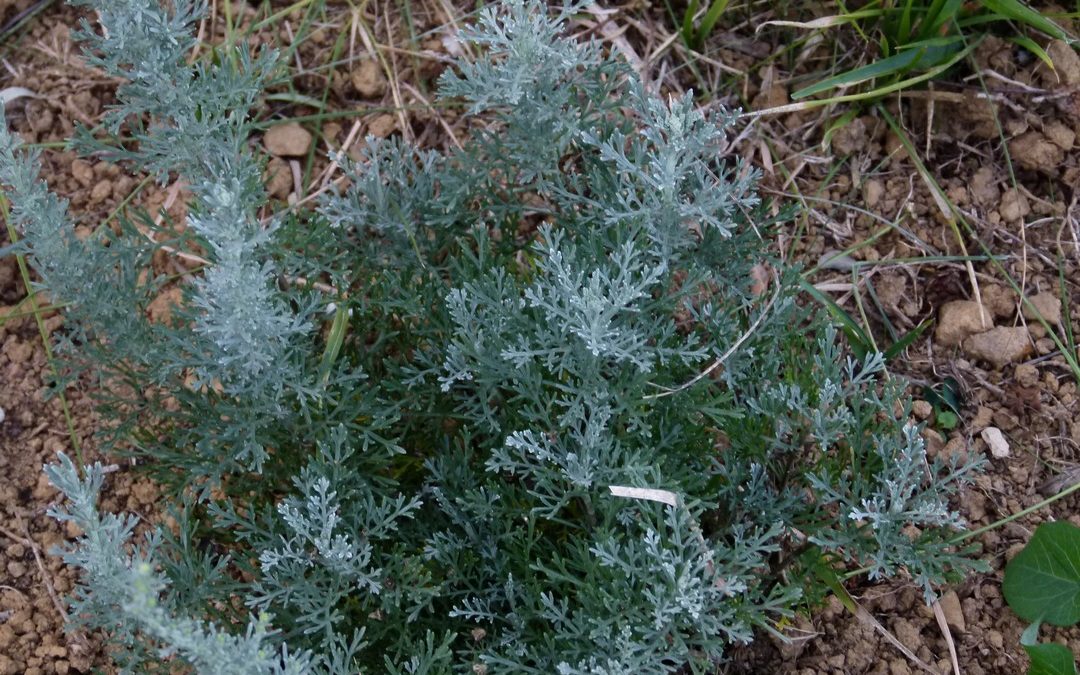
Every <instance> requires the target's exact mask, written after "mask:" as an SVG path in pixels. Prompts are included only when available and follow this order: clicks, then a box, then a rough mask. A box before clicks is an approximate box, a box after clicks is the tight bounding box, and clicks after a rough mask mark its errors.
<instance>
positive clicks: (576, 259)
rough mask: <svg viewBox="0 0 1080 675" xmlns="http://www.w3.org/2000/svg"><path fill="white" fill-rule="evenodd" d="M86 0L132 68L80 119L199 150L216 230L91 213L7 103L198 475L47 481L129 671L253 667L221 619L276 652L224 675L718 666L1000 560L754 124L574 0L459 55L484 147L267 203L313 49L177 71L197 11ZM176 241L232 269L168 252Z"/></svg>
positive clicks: (175, 444)
mask: <svg viewBox="0 0 1080 675" xmlns="http://www.w3.org/2000/svg"><path fill="white" fill-rule="evenodd" d="M87 4H89V5H90V6H91V7H93V8H95V9H96V10H97V11H98V13H99V16H100V17H101V22H102V25H103V28H104V30H102V32H101V33H100V35H96V34H94V33H93V32H92V31H91V30H90V29H89V27H86V28H84V31H83V34H84V39H86V40H87V41H88V49H89V53H90V55H91V60H92V62H93V63H94V64H96V65H98V66H99V67H101V68H103V69H104V70H106V71H107V72H109V73H110V74H112V75H115V76H118V77H121V78H123V79H124V80H125V83H124V84H123V85H121V87H120V88H119V89H118V92H117V101H118V105H117V107H116V109H115V110H114V111H113V112H112V113H110V116H109V118H108V120H107V124H106V126H105V127H104V128H103V129H101V130H98V131H97V132H95V133H90V132H89V131H88V130H84V131H83V132H82V133H81V134H80V137H79V140H78V142H77V144H76V147H78V148H80V149H81V150H83V151H84V152H90V153H94V154H97V155H99V156H103V157H106V158H109V159H112V160H114V161H117V162H119V163H121V164H122V165H124V166H127V167H129V168H130V169H132V170H139V171H145V172H149V173H150V175H152V176H155V177H156V178H158V179H159V180H169V179H171V178H173V177H174V176H176V175H178V176H180V177H182V178H183V179H184V180H185V181H186V183H187V184H188V185H190V186H191V190H192V204H191V208H190V216H189V218H188V223H187V225H188V227H187V229H186V230H181V229H179V228H173V227H169V226H168V225H166V226H164V227H160V228H159V227H156V226H155V225H154V224H153V223H154V220H153V219H152V218H150V217H148V216H147V215H146V214H142V215H139V214H134V215H131V216H130V217H125V218H122V219H121V220H120V222H119V223H118V225H119V227H117V228H116V230H117V232H113V231H112V229H111V228H103V231H102V232H101V234H99V235H95V236H94V237H91V238H89V239H86V240H81V239H79V238H77V237H75V236H74V234H73V232H72V229H71V226H70V221H69V217H68V215H67V214H66V210H65V205H64V204H63V203H62V202H61V201H59V200H57V199H56V198H55V197H53V196H52V195H51V194H49V192H48V191H47V189H46V188H45V186H44V185H43V184H42V183H41V182H39V181H38V180H37V176H36V163H35V156H34V154H33V153H23V152H21V151H20V150H19V147H18V146H19V144H18V143H17V141H16V139H15V137H14V135H12V134H11V133H10V132H8V131H7V129H6V125H5V127H4V129H3V130H0V182H3V184H5V185H7V186H8V187H9V188H10V194H11V198H12V204H13V210H12V216H13V221H14V222H15V223H16V225H17V227H18V228H19V229H20V231H21V232H22V233H23V234H24V236H25V241H24V242H23V243H22V244H20V248H21V250H22V251H24V252H26V253H27V254H28V255H29V257H30V260H31V261H32V263H33V265H34V267H35V269H36V270H37V271H38V274H39V275H40V279H41V283H42V285H43V286H44V287H46V288H48V289H49V290H50V291H51V292H52V293H53V294H54V296H55V297H56V299H57V300H60V301H64V302H66V303H68V306H69V309H68V310H67V311H68V315H69V321H68V322H67V324H66V326H67V328H66V332H65V334H64V335H63V336H62V338H61V341H62V344H61V346H62V347H63V349H62V350H60V351H61V353H62V354H63V357H64V359H65V360H64V365H65V371H64V372H65V373H66V374H67V375H68V377H70V378H75V377H77V376H84V377H96V378H97V380H98V383H99V384H100V385H102V387H101V389H100V391H101V392H102V393H101V394H100V396H101V403H102V410H103V413H104V414H105V418H106V419H107V420H109V421H110V424H109V425H107V426H106V427H105V429H104V430H103V433H104V440H105V441H108V442H109V445H108V447H110V448H112V449H114V450H116V451H123V450H126V451H130V452H135V453H136V454H138V455H139V456H140V457H141V458H142V460H143V461H142V462H141V465H142V466H144V467H146V468H147V469H148V470H150V471H152V472H153V475H154V477H155V478H157V479H158V480H159V482H160V483H161V484H162V486H163V489H164V490H166V492H167V494H170V495H172V502H171V506H170V511H171V513H173V516H174V518H173V519H174V521H175V522H176V523H177V525H176V528H175V530H172V529H161V530H157V531H156V534H154V535H152V536H151V538H150V539H149V540H147V541H146V542H145V543H144V544H143V545H142V546H140V547H138V548H136V547H134V544H133V542H132V541H131V536H130V535H131V531H132V527H133V521H132V520H130V519H127V518H122V517H116V516H107V515H101V514H100V513H98V511H97V507H96V505H95V499H96V496H97V494H98V491H99V489H100V486H101V482H102V480H103V478H102V475H101V473H100V470H98V469H95V468H92V467H91V468H87V469H86V471H87V472H88V473H87V474H86V476H85V477H83V478H80V477H79V475H78V474H77V468H76V467H75V466H74V465H73V464H71V463H70V462H69V461H67V460H66V459H63V458H62V459H61V463H60V464H59V465H56V466H54V467H51V468H49V469H48V471H49V475H50V478H51V480H53V482H54V484H55V485H56V486H57V487H58V488H60V489H61V490H62V491H63V492H64V494H65V495H66V496H67V498H68V500H69V501H70V503H71V504H72V506H71V507H70V508H69V511H68V512H67V513H68V514H69V515H67V516H62V517H72V518H75V519H76V521H77V523H78V524H79V526H80V527H81V528H83V530H84V531H85V532H86V536H85V537H83V538H82V539H80V540H79V541H78V542H77V543H76V546H75V548H74V549H72V550H71V551H69V552H68V553H67V556H68V560H69V562H71V563H72V564H74V565H76V566H77V567H79V568H80V569H82V570H83V574H84V576H83V585H82V586H81V587H80V595H79V596H78V600H77V602H76V604H75V605H74V607H73V615H74V616H76V617H77V618H78V619H79V620H80V621H82V622H83V623H84V624H86V625H89V626H91V627H96V628H100V629H103V630H105V631H107V632H108V633H109V634H110V635H111V636H112V637H113V638H114V639H115V640H116V642H117V644H118V645H119V647H120V648H121V650H120V652H119V654H120V657H122V658H123V662H124V663H125V664H129V665H131V667H142V668H148V667H149V664H150V663H151V662H153V661H154V659H155V658H157V656H158V654H160V653H166V654H169V655H171V656H172V657H173V658H174V659H175V660H178V661H184V662H187V663H189V664H191V665H192V666H193V667H194V668H195V669H196V670H198V671H200V672H226V671H215V670H214V668H220V667H225V666H220V665H214V664H211V663H209V662H208V660H207V657H208V655H210V654H218V653H219V652H216V651H212V649H211V647H213V645H211V643H214V644H219V643H220V644H221V645H228V646H229V649H230V652H231V653H230V654H229V655H226V656H222V657H221V658H222V659H224V660H223V661H222V663H232V662H233V661H229V660H228V659H230V658H233V657H237V658H240V657H241V656H242V655H253V656H250V657H248V656H244V657H243V661H244V664H245V667H246V668H248V669H249V670H248V671H242V670H235V671H228V672H249V671H251V670H252V669H253V670H257V671H259V672H263V671H265V672H276V670H275V669H277V670H283V671H284V670H286V669H290V668H291V669H294V670H295V669H300V670H306V671H310V672H327V673H352V672H358V671H365V672H381V671H386V672H392V673H434V672H462V671H465V670H470V669H471V670H472V671H474V672H487V673H496V672H499V673H552V672H559V673H566V674H569V673H596V674H599V673H626V672H635V673H671V672H677V671H681V670H683V669H685V668H687V667H689V668H691V669H692V670H694V671H695V672H704V671H706V670H708V669H710V668H713V667H715V665H716V664H717V663H720V662H722V660H723V659H724V658H725V650H726V648H727V647H728V646H729V645H731V644H732V643H739V642H746V641H749V640H751V639H752V638H753V636H754V635H755V632H756V631H760V630H766V631H775V630H776V629H775V622H776V621H777V619H778V618H779V617H782V616H785V615H788V614H790V613H791V612H793V611H794V609H795V607H796V605H797V603H800V602H804V601H805V600H807V599H809V600H811V601H812V600H814V599H817V598H819V597H820V593H821V592H822V588H823V584H822V582H820V581H818V580H817V579H818V576H817V575H816V573H817V572H819V571H821V570H825V569H831V568H836V567H840V566H843V565H847V564H853V565H859V566H868V567H869V569H870V570H871V574H872V575H873V576H875V577H876V576H890V575H896V574H904V573H910V574H912V575H913V576H914V577H915V578H916V580H917V581H918V582H919V583H920V584H921V586H922V587H923V589H924V590H925V591H926V593H927V596H928V597H931V595H932V593H933V591H934V588H935V587H936V585H937V584H940V583H941V582H942V581H944V580H945V579H946V577H947V576H948V575H949V574H953V573H956V572H962V571H963V570H965V569H966V568H967V567H969V566H970V565H971V564H972V561H970V560H969V559H967V558H966V557H965V556H964V555H963V554H964V552H963V551H957V550H955V548H954V547H952V546H951V545H950V544H949V542H950V540H951V539H952V537H953V536H954V534H955V531H956V529H957V528H960V527H961V526H962V523H961V521H960V519H959V518H958V516H957V515H956V514H955V513H954V512H952V511H950V510H949V508H948V505H947V504H948V503H947V500H948V498H949V496H950V495H951V494H953V493H954V492H955V490H956V489H957V488H958V487H959V486H961V485H962V484H963V483H964V482H965V481H966V480H968V478H969V477H970V475H971V472H972V470H973V469H974V468H975V463H974V462H972V463H966V464H958V463H953V464H946V463H942V462H940V461H929V460H928V459H927V457H926V454H925V450H924V448H923V446H922V443H921V440H920V438H919V436H918V434H917V433H916V430H915V428H914V427H912V426H910V425H909V424H908V419H907V415H906V414H905V412H904V410H903V405H898V404H899V403H900V402H901V401H902V392H901V389H900V388H899V387H898V386H897V385H896V383H895V382H894V381H892V380H889V379H888V378H887V377H884V374H883V372H882V363H881V360H880V358H875V357H871V358H868V359H867V360H865V361H861V362H857V361H852V360H849V359H845V357H844V354H843V351H842V349H841V347H840V345H839V343H838V341H837V338H836V335H835V332H834V331H832V330H831V329H830V328H829V327H828V326H826V325H824V323H823V321H822V319H821V318H819V317H817V316H815V315H812V314H811V313H809V312H807V311H804V310H802V309H800V307H799V305H798V304H797V303H796V302H795V290H794V289H795V284H794V283H793V280H794V274H793V272H792V271H791V270H788V269H785V268H784V267H783V266H782V265H781V262H780V261H776V260H770V255H769V252H768V248H767V246H766V244H765V243H764V241H765V240H764V238H763V236H764V235H766V234H767V233H768V232H769V230H770V228H771V227H772V226H773V225H772V224H770V223H768V222H766V221H765V219H764V218H762V217H761V214H762V210H761V209H760V204H759V199H758V197H757V195H756V194H755V192H754V189H753V186H754V179H755V174H754V172H753V171H752V170H751V169H750V167H749V166H746V165H744V164H742V163H739V162H736V163H735V164H734V165H725V164H724V163H723V162H722V161H720V160H719V159H718V158H717V153H718V147H719V146H720V144H721V141H722V140H723V138H724V136H725V134H726V132H727V130H728V129H729V128H730V126H731V125H732V124H733V123H734V118H733V117H731V116H729V115H726V114H721V115H718V116H715V117H708V116H706V115H704V114H703V113H701V112H700V111H699V110H697V109H696V108H695V106H694V104H693V99H692V97H691V96H690V95H689V94H688V95H686V96H683V97H679V98H675V99H672V100H670V101H661V100H659V99H657V98H656V97H654V96H652V95H651V94H649V93H647V92H646V91H645V90H644V88H643V87H642V85H641V84H640V82H638V80H637V79H636V77H635V76H634V75H633V73H632V72H631V71H630V70H629V69H628V68H627V67H626V66H625V65H623V64H621V63H620V62H619V61H617V60H615V59H613V58H610V57H608V56H605V55H604V54H603V52H602V50H601V49H600V48H599V47H598V46H597V45H594V44H580V43H577V42H574V41H573V40H570V39H567V38H565V37H564V36H563V35H564V32H565V23H566V21H567V20H568V19H569V18H570V17H571V16H572V15H573V13H574V12H575V11H576V6H574V5H564V6H563V7H562V8H559V9H556V10H554V11H550V10H549V9H547V8H546V7H544V6H543V5H542V3H540V2H539V1H538V0H528V1H526V0H506V1H505V2H503V3H502V4H501V5H500V6H498V7H489V8H486V9H484V10H483V11H482V12H481V13H480V19H479V21H478V23H477V26H476V27H475V28H473V29H471V31H470V32H469V33H468V34H467V36H466V37H467V38H468V39H471V40H473V41H475V42H477V43H478V44H479V45H481V46H482V47H484V49H485V55H484V56H482V57H481V58H479V59H478V60H476V61H475V62H471V63H463V64H461V65H460V68H459V69H458V70H457V71H455V72H448V73H447V74H446V75H444V77H443V79H442V81H441V90H442V94H443V95H444V96H445V97H448V98H450V99H453V100H463V101H464V103H465V109H466V111H467V114H470V115H476V116H481V117H482V118H483V120H484V122H485V123H484V124H483V125H477V127H476V131H474V132H473V134H472V135H471V136H470V138H469V139H468V142H467V143H465V144H464V148H463V149H461V150H459V151H453V152H446V153H442V152H436V151H431V150H424V149H419V148H415V147H412V146H410V145H409V144H407V143H405V142H403V141H399V140H390V141H378V140H376V139H368V141H367V147H366V149H365V154H364V156H363V157H362V158H361V159H360V160H359V161H355V162H354V161H351V160H349V159H347V158H345V157H334V159H335V160H337V161H338V163H339V164H340V165H341V166H342V167H344V168H345V170H347V171H348V172H350V174H351V178H352V180H351V181H350V183H349V185H348V187H346V188H344V189H341V190H338V191H336V192H330V193H328V194H327V195H325V196H324V197H323V198H322V199H321V201H320V202H319V203H318V204H317V207H316V208H314V209H312V210H311V211H309V212H298V213H292V214H289V215H286V216H282V217H280V218H276V219H273V220H272V221H271V223H270V225H269V226H266V227H264V226H262V225H261V223H260V221H259V220H258V219H257V217H256V214H257V213H258V212H259V210H260V209H262V208H263V207H265V206H266V205H267V203H268V198H267V195H266V194H265V191H264V189H263V187H262V185H261V182H260V176H261V160H260V159H259V158H258V157H257V156H255V155H253V154H252V151H251V150H250V148H251V144H250V143H249V136H250V135H251V134H252V133H254V132H255V131H256V130H257V128H256V124H255V123H254V121H253V119H252V118H251V116H250V110H251V109H252V107H253V106H254V104H255V103H256V102H257V101H258V98H259V96H260V92H261V91H262V90H263V88H264V87H267V86H273V84H274V82H275V81H276V80H275V78H276V77H277V76H278V73H279V72H280V71H279V70H277V69H280V68H284V66H283V65H281V64H277V62H276V61H275V59H274V58H273V55H272V54H270V53H267V54H263V55H258V56H252V55H249V54H247V53H246V52H244V51H243V50H236V51H222V50H221V49H219V50H214V51H213V52H212V55H213V58H212V60H211V62H209V63H207V64H202V63H199V64H196V65H194V66H190V65H188V64H187V61H186V55H187V54H188V51H189V49H190V48H191V47H192V46H193V44H194V42H193V38H192V37H191V35H192V27H193V22H194V21H195V19H196V17H197V16H199V12H200V11H201V10H202V9H203V7H202V6H201V5H199V4H197V3H193V2H191V1H190V0H174V1H173V2H171V3H167V4H162V5H159V4H158V3H157V2H146V1H145V0H88V1H87ZM121 130H123V131H124V132H125V133H124V136H125V140H124V141H123V142H121V141H120V140H119V136H118V132H119V131H121ZM131 139H134V141H132V140H131ZM148 231H149V232H150V233H151V234H152V235H154V236H153V237H147V236H146V233H147V232H148ZM166 245H167V246H168V247H169V249H170V251H181V252H188V253H197V254H199V255H201V256H204V257H205V259H206V261H207V264H206V265H205V266H204V267H203V268H201V269H199V270H195V271H193V272H192V276H193V277H194V278H193V279H192V280H190V281H185V280H183V279H180V280H177V279H172V278H167V277H155V276H154V275H153V274H152V273H151V270H152V269H153V267H152V264H151V263H152V256H153V254H154V253H155V251H158V250H160V249H161V247H162V246H166ZM763 263H770V264H771V266H772V267H774V268H776V269H777V270H778V271H777V273H776V274H775V276H774V277H773V278H772V279H771V281H770V284H769V285H768V288H767V289H766V291H765V292H761V291H760V289H757V288H755V282H754V275H753V274H751V271H752V269H753V268H755V267H756V266H761V265H762V264H763ZM766 268H767V266H766ZM759 269H760V267H759ZM301 278H302V279H305V280H308V282H305V283H299V282H295V280H298V279H301ZM311 281H318V282H320V283H319V284H317V285H316V284H314V283H310V282H311ZM171 285H178V286H179V287H180V289H181V290H182V292H183V300H182V302H181V303H180V305H179V306H178V307H176V308H175V309H174V316H173V319H172V320H171V321H168V322H152V321H149V320H148V319H147V318H146V310H147V308H148V306H149V304H150V303H151V302H152V301H153V300H154V298H156V297H157V296H158V294H159V293H160V292H161V291H162V290H163V289H165V288H167V287H169V286H171ZM323 324H327V325H323ZM252 613H255V614H256V615H257V616H258V617H259V618H258V619H256V620H255V621H254V622H253V623H251V622H250V620H249V617H250V615H251V614H252ZM268 622H272V623H268ZM245 625H247V626H250V627H249V628H248V629H247V632H246V633H245V632H244V629H243V628H239V629H238V630H237V632H236V633H235V635H233V636H230V635H229V634H227V633H226V630H227V629H228V628H231V627H238V626H239V627H242V626H245ZM215 641H216V642H215ZM222 648H224V647H222ZM215 649H216V647H215ZM260 659H261V660H260ZM290 672H291V671H290Z"/></svg>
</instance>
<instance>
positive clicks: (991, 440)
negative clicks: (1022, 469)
mask: <svg viewBox="0 0 1080 675" xmlns="http://www.w3.org/2000/svg"><path fill="white" fill-rule="evenodd" d="M979 435H980V436H982V439H983V440H984V441H986V446H987V447H988V448H990V454H991V455H993V456H994V459H1004V458H1006V457H1008V456H1009V442H1008V441H1007V440H1005V435H1004V434H1002V433H1001V429H998V428H997V427H986V428H985V429H983V430H982V432H981V433H980V434H979Z"/></svg>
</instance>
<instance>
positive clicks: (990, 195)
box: [971, 166, 1001, 206]
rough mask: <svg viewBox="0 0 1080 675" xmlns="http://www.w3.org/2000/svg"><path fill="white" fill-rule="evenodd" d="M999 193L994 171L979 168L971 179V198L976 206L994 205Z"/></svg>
mask: <svg viewBox="0 0 1080 675" xmlns="http://www.w3.org/2000/svg"><path fill="white" fill-rule="evenodd" d="M1000 195H1001V191H1000V190H999V189H998V186H997V181H996V180H995V179H994V170H993V169H992V168H990V167H988V166H982V167H979V169H978V170H977V171H976V172H975V174H974V175H973V176H972V177H971V196H972V198H973V199H974V200H975V203H976V204H979V205H980V206H990V205H993V204H996V203H997V201H998V198H999V197H1000Z"/></svg>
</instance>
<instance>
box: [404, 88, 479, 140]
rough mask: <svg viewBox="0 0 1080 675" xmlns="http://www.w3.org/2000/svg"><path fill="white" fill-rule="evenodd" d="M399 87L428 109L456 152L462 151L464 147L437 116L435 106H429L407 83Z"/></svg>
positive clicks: (451, 130) (448, 126)
mask: <svg viewBox="0 0 1080 675" xmlns="http://www.w3.org/2000/svg"><path fill="white" fill-rule="evenodd" d="M401 86H402V87H404V88H405V89H406V90H407V91H408V92H409V93H411V94H412V95H413V97H414V98H416V99H417V100H418V101H420V102H421V103H423V104H424V106H426V107H427V108H428V110H430V111H431V114H432V115H433V116H434V117H435V119H437V120H438V121H439V126H441V127H442V128H443V131H445V132H446V135H447V136H449V137H450V140H451V141H452V142H453V143H454V146H455V147H457V149H458V150H464V149H465V146H463V145H462V144H461V141H460V140H458V137H457V134H456V133H454V129H453V127H451V126H450V125H449V124H448V123H447V121H446V118H444V117H443V116H442V115H440V114H439V112H438V110H437V109H436V108H435V106H433V105H431V103H430V102H429V101H428V100H427V98H425V97H424V95H423V94H421V93H420V92H419V91H418V90H417V89H416V87H413V86H412V85H411V84H409V83H408V82H402V83H401Z"/></svg>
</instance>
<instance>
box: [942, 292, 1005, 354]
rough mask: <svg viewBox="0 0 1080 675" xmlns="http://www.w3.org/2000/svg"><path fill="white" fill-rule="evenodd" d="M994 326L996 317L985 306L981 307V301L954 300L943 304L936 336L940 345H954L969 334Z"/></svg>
mask: <svg viewBox="0 0 1080 675" xmlns="http://www.w3.org/2000/svg"><path fill="white" fill-rule="evenodd" d="M993 326H994V319H993V317H992V316H990V312H988V311H987V310H986V308H985V307H980V306H979V303H977V302H975V301H973V300H954V301H952V302H947V303H945V304H944V305H942V307H941V311H940V312H939V313H938V325H937V329H936V330H935V331H934V337H935V339H936V340H937V343H938V344H939V345H941V346H943V347H953V346H956V345H958V344H960V343H961V342H962V341H963V340H964V338H966V337H968V336H969V335H973V334H975V333H981V332H983V331H985V330H989V329H990V328H993Z"/></svg>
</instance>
